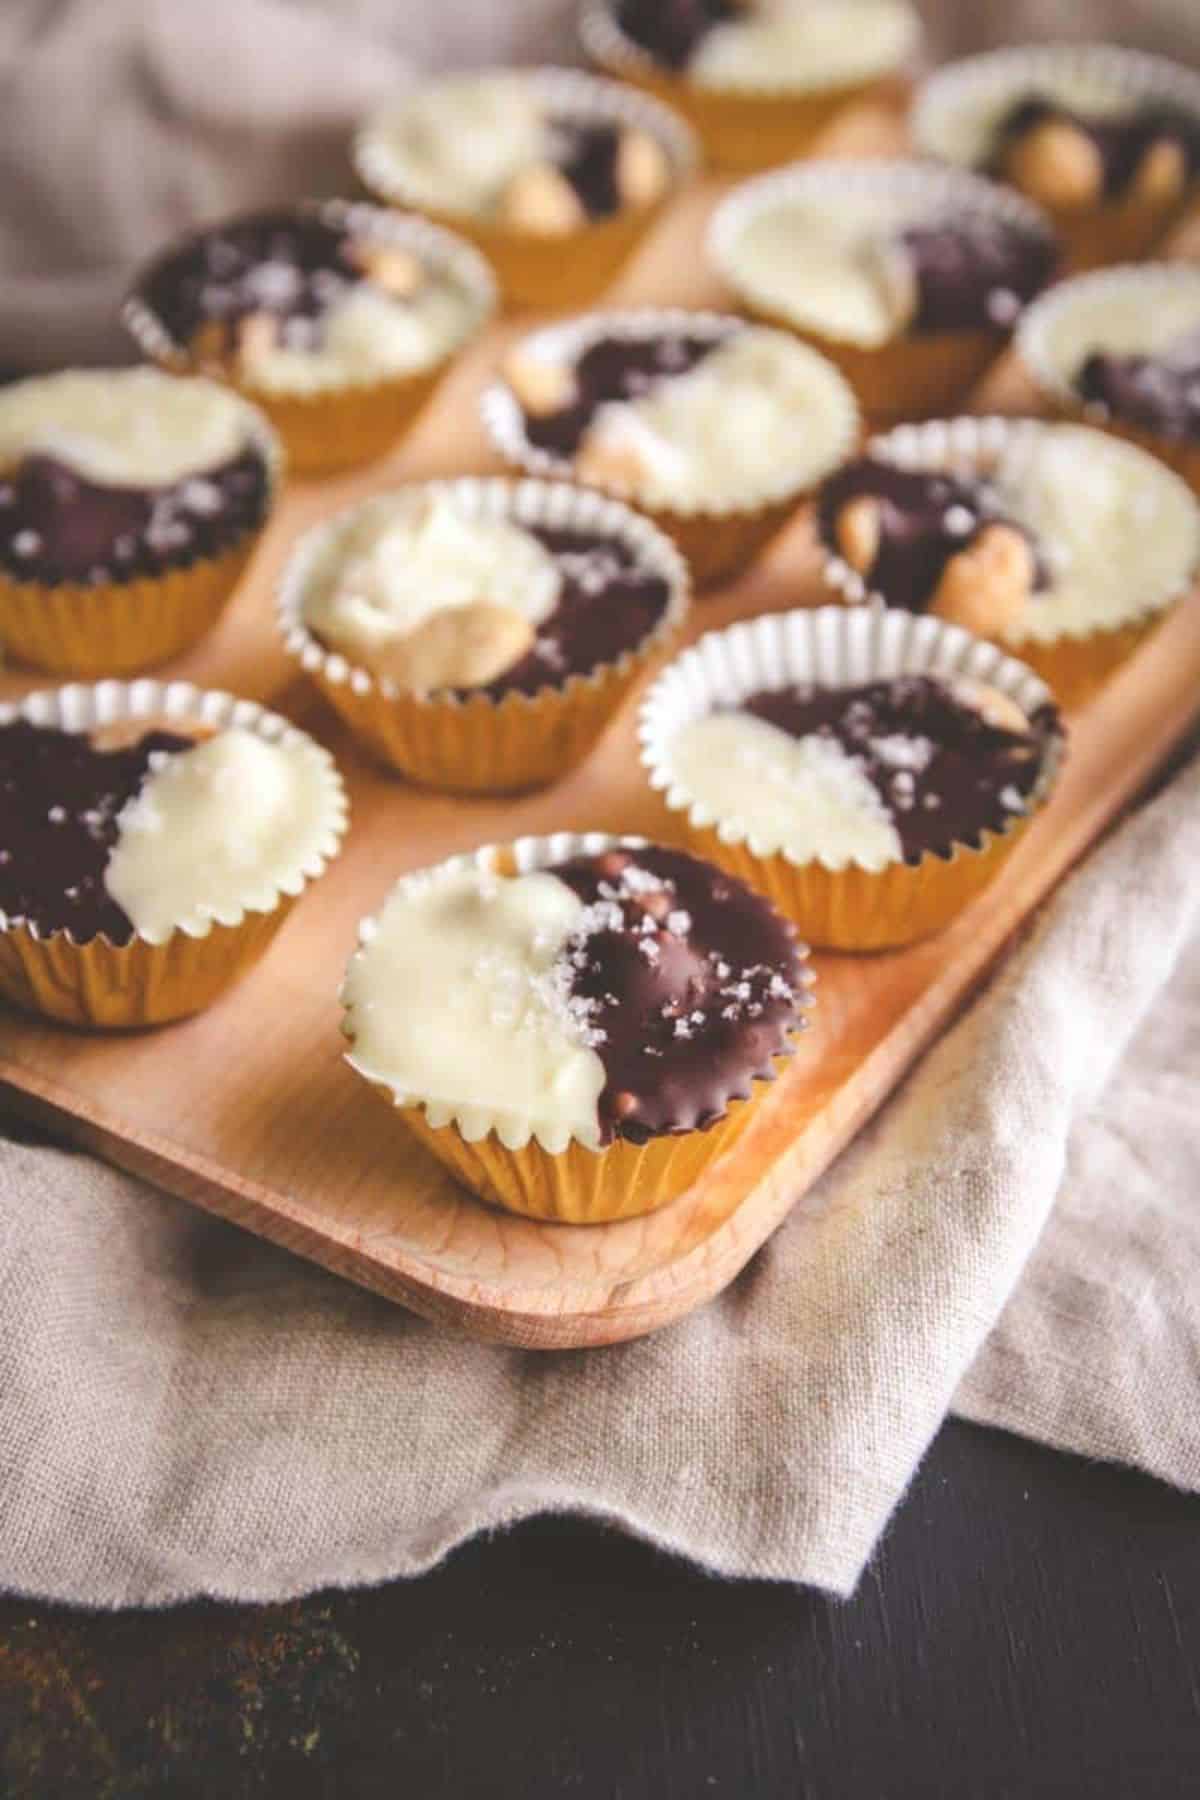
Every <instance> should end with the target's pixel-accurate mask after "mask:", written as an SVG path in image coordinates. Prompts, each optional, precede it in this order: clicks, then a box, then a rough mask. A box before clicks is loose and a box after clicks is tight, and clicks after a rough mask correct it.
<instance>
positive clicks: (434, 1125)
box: [342, 831, 813, 1225]
mask: <svg viewBox="0 0 1200 1800" xmlns="http://www.w3.org/2000/svg"><path fill="white" fill-rule="evenodd" d="M644 844H645V839H644V838H625V837H610V836H607V835H605V834H603V833H601V832H587V833H582V834H577V833H573V832H565V831H563V832H557V833H555V834H554V836H552V837H545V838H519V839H518V840H517V841H516V842H515V843H514V844H511V845H496V844H487V845H484V846H483V848H482V849H479V850H476V851H474V852H472V853H470V854H468V855H465V856H458V857H454V858H452V859H451V861H450V862H449V863H447V864H445V865H443V866H444V867H446V868H447V869H452V868H467V867H476V868H483V869H487V870H491V871H495V872H496V873H499V874H505V875H523V874H527V873H529V872H531V871H532V870H535V869H541V868H546V867H547V866H549V865H550V864H552V863H557V862H564V861H566V859H567V858H568V857H572V856H578V855H598V854H601V853H602V852H603V851H605V850H611V849H616V848H622V847H623V848H628V849H641V848H642V847H643V846H644ZM373 928H374V921H373V920H371V919H368V920H365V921H364V923H363V925H362V926H361V927H360V941H361V942H363V943H366V942H369V941H370V938H371V936H372V934H373ZM799 948H800V952H801V956H802V958H803V959H804V960H803V961H802V964H801V968H802V990H801V993H800V995H799V996H798V999H797V1008H798V1011H800V1012H801V1013H803V1012H806V1011H807V1010H808V1009H809V1008H810V1007H811V1005H812V1003H813V1002H812V986H813V975H812V972H811V970H810V969H809V967H808V961H807V951H806V949H805V948H804V946H802V945H801V946H799ZM801 1026H802V1021H801V1020H798V1021H797V1024H796V1028H795V1029H796V1032H797V1033H798V1032H799V1030H800V1029H801ZM342 1030H343V1032H344V1034H345V1035H346V1037H347V1038H349V1039H350V1041H351V1044H352V1045H353V1042H354V1017H353V1012H352V1010H351V1009H350V1008H348V1007H347V1010H346V1016H345V1018H344V1021H343V1025H342ZM346 1060H347V1062H349V1064H350V1066H351V1068H353V1069H354V1070H355V1071H356V1072H357V1073H358V1074H360V1075H362V1076H363V1077H364V1079H366V1080H367V1081H368V1082H369V1083H370V1085H371V1086H372V1087H373V1088H374V1090H375V1092H376V1093H378V1094H380V1095H381V1096H382V1098H383V1099H385V1100H386V1101H387V1102H388V1103H389V1104H390V1105H391V1106H394V1107H395V1108H396V1110H397V1111H398V1113H399V1115H400V1117H401V1118H402V1119H403V1121H404V1123H405V1125H406V1126H407V1127H408V1129H409V1130H410V1131H411V1132H412V1133H413V1135H414V1136H415V1137H416V1138H417V1139H418V1140H419V1141H420V1142H421V1143H422V1144H423V1145H424V1146H425V1148H426V1149H427V1150H429V1151H431V1152H432V1153H433V1155H434V1156H436V1157H437V1158H438V1160H439V1161H440V1162H441V1163H443V1164H444V1165H445V1167H446V1168H447V1169H449V1170H450V1172H451V1174H452V1175H454V1176H455V1177H456V1179H457V1180H459V1181H461V1182H462V1183H463V1184H464V1186H466V1187H468V1188H470V1189H471V1190H472V1192H474V1193H475V1194H477V1195H478V1196H479V1197H480V1199H482V1200H486V1201H488V1202H490V1204H491V1205H493V1206H499V1207H502V1208H503V1209H504V1210H505V1211H507V1212H515V1213H521V1214H523V1215H525V1216H526V1217H529V1218H535V1219H543V1220H547V1221H553V1222H556V1223H559V1224H568V1225H597V1224H608V1223H611V1222H612V1221H614V1220H617V1219H632V1218H637V1217H639V1216H641V1215H643V1214H645V1213H651V1212H656V1211H658V1209H659V1208H660V1207H663V1206H667V1205H669V1204H670V1202H671V1201H672V1200H677V1199H678V1198H679V1197H680V1195H681V1194H684V1193H686V1192H687V1190H688V1189H689V1188H691V1187H694V1186H695V1184H696V1183H697V1182H698V1181H700V1180H701V1179H702V1178H703V1177H704V1176H705V1175H706V1174H707V1173H708V1171H709V1170H710V1169H711V1167H712V1166H713V1164H714V1163H715V1162H716V1161H717V1159H718V1157H721V1156H723V1155H724V1154H725V1152H726V1151H727V1150H729V1149H731V1148H732V1147H733V1145H734V1144H735V1143H736V1142H737V1140H738V1139H739V1138H740V1136H741V1135H742V1133H743V1131H745V1129H746V1127H747V1126H748V1125H749V1124H750V1122H751V1120H752V1118H753V1116H754V1113H755V1109H756V1108H757V1107H758V1106H759V1105H760V1104H761V1102H762V1100H763V1099H764V1097H765V1096H766V1094H767V1093H768V1091H769V1089H770V1086H771V1082H770V1081H768V1080H763V1079H756V1080H754V1081H752V1082H751V1084H750V1093H749V1094H748V1095H747V1096H745V1097H736V1098H734V1099H731V1100H730V1101H729V1102H728V1105H727V1108H726V1111H725V1112H724V1113H723V1114H722V1115H721V1117H720V1118H719V1119H716V1120H715V1121H714V1122H713V1123H712V1124H711V1125H709V1126H708V1127H707V1128H705V1129H704V1130H698V1131H683V1132H675V1133H671V1134H667V1135H664V1136H662V1137H655V1138H650V1139H649V1140H648V1141H647V1142H646V1143H644V1144H634V1143H631V1142H629V1141H628V1140H627V1139H624V1138H617V1139H615V1140H614V1141H613V1142H612V1143H611V1144H608V1145H605V1146H603V1147H601V1148H599V1149H594V1148H592V1147H591V1146H590V1145H587V1144H584V1143H582V1142H580V1140H579V1139H577V1138H570V1139H569V1140H568V1141H567V1142H566V1143H565V1144H564V1145H562V1146H561V1147H560V1148H557V1149H550V1148H547V1147H546V1146H545V1145H543V1144H542V1143H540V1142H539V1141H538V1140H537V1138H535V1137H533V1136H530V1137H529V1138H528V1139H527V1140H526V1142H524V1143H522V1144H517V1145H509V1144H506V1143H504V1142H503V1141H502V1139H501V1137H500V1136H499V1134H498V1133H497V1131H496V1130H495V1129H494V1128H493V1129H491V1130H488V1131H485V1132H483V1133H482V1134H481V1135H478V1136H477V1135H474V1132H473V1134H472V1136H471V1137H470V1138H468V1137H466V1136H465V1135H464V1133H463V1131H462V1130H461V1129H460V1128H459V1126H458V1124H456V1123H455V1121H454V1120H453V1119H452V1118H445V1119H443V1118H442V1117H441V1116H440V1114H441V1113H442V1112H444V1111H445V1110H446V1109H445V1108H441V1109H436V1110H435V1115H434V1116H433V1117H431V1114H430V1103H429V1102H427V1101H425V1100H422V1099H421V1098H420V1097H419V1096H417V1095H410V1094H404V1093H401V1092H400V1091H399V1090H398V1089H397V1088H396V1087H395V1086H394V1085H393V1084H391V1083H389V1082H387V1081H385V1080H382V1079H380V1077H379V1076H378V1075H376V1074H374V1073H372V1071H371V1070H369V1069H367V1068H364V1067H363V1066H362V1065H361V1064H359V1063H358V1062H356V1061H355V1058H354V1053H353V1050H351V1051H350V1052H349V1053H348V1054H347V1058H346ZM785 1060H786V1058H784V1057H781V1058H779V1059H777V1063H776V1066H777V1067H779V1066H781V1065H782V1063H783V1062H784V1061H785ZM473 1110H475V1109H473Z"/></svg>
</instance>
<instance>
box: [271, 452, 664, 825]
mask: <svg viewBox="0 0 1200 1800" xmlns="http://www.w3.org/2000/svg"><path fill="white" fill-rule="evenodd" d="M439 496H441V497H445V498H446V499H448V500H449V501H450V502H451V503H452V504H453V505H454V506H455V507H456V508H457V509H459V510H460V511H462V512H463V513H465V514H466V515H467V516H468V517H473V518H479V519H508V520H511V521H512V523H513V524H516V525H522V526H528V527H530V528H533V529H536V528H537V527H539V526H544V527H546V528H547V529H550V530H565V531H594V532H595V533H596V534H597V536H600V537H610V538H616V539H619V540H620V541H621V542H623V543H625V544H628V545H629V546H630V547H631V548H632V549H634V550H635V551H636V552H637V554H638V556H639V559H640V560H641V562H642V563H643V564H644V565H645V566H647V567H648V568H651V569H653V570H654V572H655V573H656V574H659V575H661V576H662V577H663V578H664V580H665V581H666V583H667V589H668V595H667V604H666V607H665V609H664V611H663V613H662V614H661V616H660V617H659V619H658V620H657V622H656V623H655V625H654V626H653V627H652V629H651V630H650V631H649V632H647V634H646V635H645V637H643V638H642V639H641V641H640V642H639V643H635V644H631V645H630V646H629V648H628V650H626V651H625V652H624V653H623V654H622V655H621V656H619V657H618V658H617V659H616V661H615V662H610V663H602V664H600V665H599V666H598V667H597V668H595V669H592V670H590V671H589V672H588V673H587V674H579V675H569V676H568V677H567V678H566V680H565V681H561V682H558V683H555V684H548V685H547V686H546V687H543V688H540V689H539V690H538V691H537V692H536V693H535V694H522V693H516V692H512V693H508V694H504V695H503V696H502V697H501V698H500V699H499V700H494V699H492V698H491V697H490V696H489V695H488V694H486V693H484V692H482V691H481V692H478V693H474V694H470V695H467V696H462V695H460V694H458V693H456V692H443V693H433V694H413V693H406V692H405V691H404V690H403V689H402V688H399V687H397V686H396V685H395V683H393V682H391V681H389V680H388V679H386V677H383V676H378V675H373V674H372V673H371V672H370V671H369V670H367V669H361V668H355V667H354V666H353V665H352V664H351V663H350V662H349V661H348V660H347V658H346V657H345V656H343V655H342V654H341V652H340V651H336V650H331V649H328V648H327V647H326V646H325V645H324V644H323V643H322V642H321V641H320V639H318V638H317V637H316V636H315V635H314V634H313V632H311V631H310V630H309V628H308V626H307V625H306V623H305V619H304V601H305V596H306V593H307V590H308V585H309V582H310V581H311V579H312V576H313V572H314V570H315V568H316V567H318V566H319V564H320V562H321V558H322V556H323V553H324V551H325V550H326V547H327V546H328V543H329V540H330V538H331V537H332V536H335V535H336V534H337V533H338V532H340V531H341V530H344V529H345V527H346V525H347V524H348V522H349V521H350V520H351V519H352V518H354V517H356V516H361V515H363V514H364V513H366V514H369V513H371V512H372V511H386V510H389V509H390V508H392V507H393V506H395V504H396V502H397V501H398V500H404V501H408V502H411V503H412V504H414V505H415V504H419V503H420V502H422V501H423V500H425V499H432V498H437V497H439ZM689 593H690V583H689V580H688V574H687V570H686V568H685V567H684V565H683V563H682V561H681V560H680V557H679V555H678V553H677V552H676V550H675V549H674V547H673V545H672V544H671V543H670V542H669V541H668V540H667V539H666V538H664V537H663V535H662V533H661V532H660V531H658V530H657V529H656V528H655V527H654V526H653V525H652V524H651V523H650V521H649V520H648V519H643V518H641V517H639V516H638V514H637V513H635V512H633V511H631V510H630V508H629V507H627V506H623V505H621V504H620V503H619V502H617V501H613V500H605V499H604V498H603V497H602V496H601V495H600V494H597V493H595V492H593V491H592V490H590V489H587V488H576V487H569V486H567V485H566V484H565V483H562V482H546V481H509V480H505V479H502V478H497V477H492V478H489V479H479V478H476V477H473V476H464V477H461V478H460V479H458V480H453V481H425V482H412V483H409V484H408V485H407V486H404V487H401V488H397V489H394V490H393V491H392V492H391V493H384V494H377V495H375V496H374V498H372V499H370V500H367V501H363V502H360V503H359V504H358V505H356V506H352V507H348V508H347V509H346V510H345V511H344V512H340V513H336V514H335V515H334V516H333V517H332V518H330V519H326V520H324V521H323V522H322V523H321V524H320V525H318V526H316V527H314V529H313V530H311V531H310V532H308V533H307V534H306V535H305V536H304V537H303V538H302V539H301V540H300V542H299V544H298V545H297V546H296V549H295V550H294V552H293V554H292V557H291V559H290V561H289V562H288V564H287V567H286V568H285V569H284V572H283V575H282V578H281V581H280V587H279V596H278V619H279V627H280V631H281V632H282V635H283V642H284V647H285V649H286V650H287V651H288V654H289V655H290V656H292V657H294V658H295V660H296V661H297V662H298V663H299V665H300V667H301V668H302V669H303V670H304V671H305V673H306V674H307V675H309V676H310V677H311V679H312V680H313V681H314V682H315V684H316V685H317V687H318V688H320V690H321V692H322V694H324V696H325V698H326V699H327V700H328V701H329V703H330V704H331V705H332V706H333V707H334V708H335V710H336V711H337V712H338V713H340V714H341V716H342V718H343V719H344V720H345V721H346V723H347V725H348V726H349V727H350V729H351V731H352V732H353V733H354V735H355V737H357V738H358V739H359V740H360V742H362V743H363V744H365V745H366V746H367V748H368V749H370V750H371V751H372V752H373V753H374V754H375V755H376V756H377V757H379V758H380V759H381V760H382V761H383V762H385V763H388V764H389V765H390V766H391V767H392V768H395V769H399V770H400V771H401V773H402V774H405V775H408V776H409V777H411V779H413V780H414V781H420V782H424V783H425V784H426V785H428V786H430V787H437V788H447V789H450V790H451V791H453V792H459V793H475V794H485V793H507V792H515V791H518V790H520V789H522V788H532V787H540V786H544V785H545V784H546V783H548V782H551V781H555V780H557V779H558V777H559V776H561V775H563V774H565V773H566V771H567V770H568V769H570V768H572V767H573V766H574V765H575V764H576V763H578V762H579V761H581V760H582V758H583V757H584V756H586V755H587V753H588V751H589V750H590V749H591V748H592V746H593V744H594V743H595V742H596V739H597V738H598V737H599V736H600V734H601V732H602V731H603V730H604V728H605V726H606V725H607V724H608V722H609V720H610V719H612V718H613V716H614V714H615V713H616V712H617V711H618V709H619V708H620V706H621V705H622V703H623V701H624V700H625V698H626V696H627V695H628V694H629V693H630V692H631V691H632V689H634V688H635V687H636V686H637V684H638V683H639V682H640V681H641V679H642V677H643V675H644V674H645V673H646V671H647V670H648V669H649V668H651V667H652V666H653V665H654V664H655V663H657V662H658V661H659V660H660V659H661V658H662V656H663V655H664V654H665V653H666V650H667V648H668V647H669V645H670V644H671V643H672V642H673V640H674V639H675V638H676V637H677V636H678V633H679V630H680V627H681V625H682V623H683V620H684V618H685V617H686V615H687V610H688V597H689Z"/></svg>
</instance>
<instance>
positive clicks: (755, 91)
mask: <svg viewBox="0 0 1200 1800" xmlns="http://www.w3.org/2000/svg"><path fill="white" fill-rule="evenodd" d="M579 24H580V34H581V36H582V39H583V45H584V49H585V50H586V51H587V53H588V56H589V57H590V58H591V60H592V61H593V62H594V63H595V64H596V65H597V66H598V67H599V68H601V69H604V70H605V71H606V72H607V73H608V74H610V75H615V76H616V77H617V78H618V79H619V80H621V81H627V82H630V83H631V84H632V85H633V86H634V87H637V88H640V89H642V90H643V91H644V92H646V93H648V94H652V95H654V96H655V98H656V99H659V100H662V101H665V102H666V104H667V105H668V106H671V107H673V108H674V109H675V110H676V112H678V113H680V114H681V115H682V117H683V118H685V119H686V120H687V122H688V124H689V125H690V126H691V127H692V129H693V130H694V131H695V132H696V135H697V136H698V138H699V139H700V142H701V144H702V145H703V147H704V151H705V155H706V157H707V159H708V160H709V161H710V162H711V163H713V164H715V165H716V166H717V167H718V168H722V169H742V170H749V169H767V168H772V167H774V166H775V165H776V164H778V163H783V162H789V161H790V160H791V159H792V158H793V157H795V156H803V155H804V154H805V152H806V151H808V150H809V149H810V148H811V147H812V144H813V141H814V139H816V138H817V137H818V136H819V135H820V133H821V132H823V131H825V130H826V129H827V128H828V127H829V126H830V125H832V124H833V122H834V121H835V119H837V117H838V116H839V114H841V113H842V112H844V111H845V110H846V108H847V107H850V106H855V105H859V104H861V103H863V102H874V103H875V104H877V105H887V106H895V107H899V106H900V105H901V104H902V103H903V102H904V101H905V100H906V99H907V96H908V92H909V86H910V79H909V73H908V67H907V64H903V65H901V66H899V67H897V68H896V69H895V70H892V71H889V72H887V73H884V74H880V75H875V76H870V77H868V78H866V79H865V80H860V81H853V82H848V83H847V82H844V83H842V84H840V85H838V86H825V87H796V86H794V85H793V86H791V87H789V86H788V85H787V83H786V80H785V78H782V77H781V78H780V80H779V81H777V82H775V83H770V82H765V81H764V82H762V83H760V84H759V85H757V86H750V85H748V84H741V85H739V86H736V87H735V86H728V87H715V86H708V85H702V84H701V83H699V82H697V81H693V80H691V79H690V78H689V76H688V74H687V71H686V69H683V70H675V69H669V68H667V67H666V66H665V65H664V64H663V63H660V62H658V61H656V59H655V58H654V57H653V56H651V55H650V53H649V52H648V51H646V50H644V49H643V48H642V47H641V45H640V44H637V43H635V42H634V40H633V39H632V38H630V37H627V36H626V34H625V32H623V31H622V29H621V27H620V25H619V24H618V22H617V19H616V16H615V10H614V7H613V4H612V0H584V4H583V7H582V10H581V12H580V20H579ZM919 42H920V28H919V24H918V23H917V22H916V20H915V19H914V32H913V40H912V46H911V50H910V53H909V54H910V56H911V55H912V53H913V52H915V50H916V49H917V47H918V44H919Z"/></svg>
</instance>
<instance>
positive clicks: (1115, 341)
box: [1016, 263, 1200, 421]
mask: <svg viewBox="0 0 1200 1800" xmlns="http://www.w3.org/2000/svg"><path fill="white" fill-rule="evenodd" d="M1185 320H1186V323H1185V322H1184V321H1185ZM1172 321H1174V323H1172ZM1177 326H1178V327H1179V328H1180V329H1181V330H1196V329H1198V328H1200V268H1196V267H1194V266H1191V265H1188V264H1184V263H1137V264H1129V265H1128V266H1125V267H1121V268H1116V269H1102V270H1099V271H1098V272H1097V273H1096V274H1094V275H1077V276H1076V277H1075V278H1074V279H1073V280H1071V281H1064V282H1060V283H1059V285H1058V286H1057V287H1054V288H1052V289H1051V290H1050V292H1049V293H1046V294H1043V295H1042V297H1041V299H1040V300H1037V301H1035V302H1034V304H1033V305H1032V306H1031V307H1029V309H1028V310H1027V311H1026V313H1025V314H1024V315H1023V317H1022V319H1021V323H1020V325H1019V327H1018V330H1017V337H1016V347H1017V353H1018V355H1019V356H1020V358H1021V361H1022V362H1023V363H1024V364H1025V367H1026V368H1027V369H1028V370H1029V373H1030V374H1031V375H1032V376H1033V379H1034V381H1035V382H1036V383H1037V385H1038V387H1039V388H1040V390H1041V392H1042V393H1043V394H1045V395H1046V396H1047V397H1048V398H1049V399H1050V400H1052V401H1054V402H1055V403H1056V404H1057V405H1058V406H1060V407H1062V408H1064V409H1065V410H1067V411H1072V412H1079V413H1083V414H1084V416H1085V417H1087V418H1091V419H1096V420H1100V421H1103V420H1105V419H1106V418H1107V412H1106V409H1105V408H1104V407H1103V406H1099V405H1094V404H1091V403H1088V402H1085V401H1084V399H1083V397H1082V395H1081V394H1080V393H1079V392H1078V390H1077V388H1076V386H1075V376H1076V374H1077V373H1078V370H1079V366H1080V364H1081V363H1082V362H1083V360H1084V358H1085V357H1086V356H1087V355H1088V354H1089V353H1090V352H1091V351H1093V350H1105V349H1108V350H1115V351H1124V350H1130V351H1152V350H1154V349H1155V348H1157V347H1158V344H1159V342H1160V339H1159V338H1156V336H1155V331H1156V329H1157V331H1158V332H1159V333H1161V334H1163V335H1165V336H1173V335H1174V333H1175V330H1176V328H1177ZM1106 328H1107V332H1108V334H1109V335H1106ZM1147 328H1148V329H1147Z"/></svg>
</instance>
